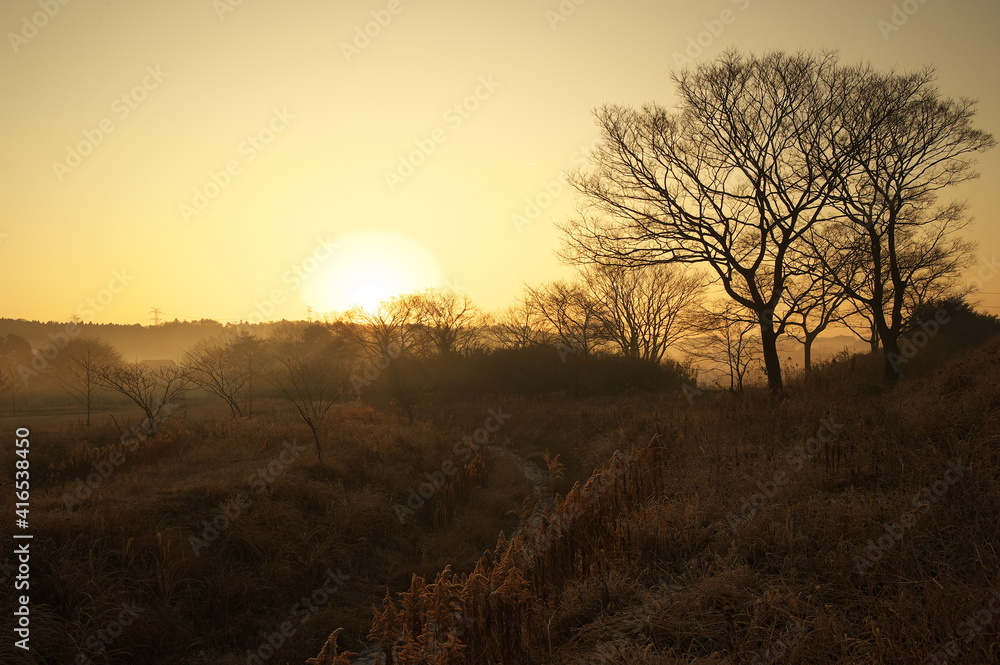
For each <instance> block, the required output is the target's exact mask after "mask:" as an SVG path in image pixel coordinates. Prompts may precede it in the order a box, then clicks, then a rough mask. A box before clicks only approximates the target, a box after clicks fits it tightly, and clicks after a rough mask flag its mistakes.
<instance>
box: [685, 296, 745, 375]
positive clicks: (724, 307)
mask: <svg viewBox="0 0 1000 665" xmlns="http://www.w3.org/2000/svg"><path fill="white" fill-rule="evenodd" d="M698 327H699V329H700V330H701V332H702V334H701V335H699V336H698V337H694V338H691V340H690V342H689V344H688V345H687V352H688V354H689V355H690V356H691V357H692V358H696V359H700V360H705V361H708V362H709V364H710V367H713V368H718V367H720V366H721V367H722V368H723V372H724V374H725V376H727V377H728V379H729V390H730V391H731V392H742V391H743V387H744V385H745V383H746V381H747V378H748V377H749V376H750V373H751V372H752V371H753V370H754V368H755V367H759V366H760V362H761V358H762V356H763V353H762V349H761V344H760V334H759V328H758V326H757V320H756V316H754V315H753V313H752V312H749V311H747V310H746V309H745V308H741V307H740V306H739V305H736V304H735V303H733V302H724V303H721V304H719V305H718V306H717V307H715V308H712V309H710V310H705V311H703V312H702V315H701V317H700V318H699V324H698Z"/></svg>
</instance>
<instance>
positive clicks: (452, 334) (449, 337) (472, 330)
mask: <svg viewBox="0 0 1000 665" xmlns="http://www.w3.org/2000/svg"><path fill="white" fill-rule="evenodd" d="M413 302H414V306H415V309H416V312H415V319H416V321H417V324H418V327H419V330H420V331H421V333H422V334H423V336H424V337H425V338H426V340H427V341H428V342H429V343H430V345H431V346H432V347H433V348H434V349H435V350H436V351H437V352H438V353H439V354H441V355H449V354H453V353H455V352H457V351H461V350H463V349H465V348H468V347H469V346H470V345H471V344H472V343H473V342H474V341H475V339H476V338H477V336H478V335H479V333H480V326H481V315H480V313H479V310H478V309H477V308H476V306H475V305H474V304H473V303H472V299H471V298H470V297H469V296H467V295H465V294H462V293H458V292H456V291H452V290H447V289H429V290H427V291H423V292H421V293H417V294H415V296H414V298H413Z"/></svg>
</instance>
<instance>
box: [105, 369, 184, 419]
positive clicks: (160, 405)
mask: <svg viewBox="0 0 1000 665" xmlns="http://www.w3.org/2000/svg"><path fill="white" fill-rule="evenodd" d="M95 370H96V371H95V376H96V379H97V384H98V385H100V386H101V387H103V388H106V389H108V390H111V391H113V392H116V393H118V394H120V395H123V396H125V397H127V398H128V399H130V400H131V401H132V402H133V403H135V405H136V406H138V407H139V408H140V409H141V410H142V413H143V415H145V417H146V425H145V426H144V428H143V429H144V430H145V431H146V432H147V434H148V436H149V437H154V436H156V432H157V426H158V425H159V423H160V421H161V420H162V419H163V418H162V416H165V415H166V414H168V413H170V411H171V410H172V409H173V408H175V406H176V404H175V403H176V402H177V401H178V400H179V399H180V398H181V397H182V396H183V395H184V393H186V392H187V391H188V390H190V388H191V381H190V378H189V377H188V372H187V369H186V368H184V367H181V366H179V365H178V366H160V367H152V366H150V365H147V364H145V363H141V362H136V363H120V364H119V363H112V364H103V365H97V366H96V368H95Z"/></svg>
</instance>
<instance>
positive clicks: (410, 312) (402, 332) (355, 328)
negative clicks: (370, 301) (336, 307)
mask: <svg viewBox="0 0 1000 665" xmlns="http://www.w3.org/2000/svg"><path fill="white" fill-rule="evenodd" d="M420 314H421V311H420V303H419V301H418V299H417V298H415V297H414V296H413V295H400V296H395V297H393V298H387V299H386V300H383V301H382V302H381V303H380V304H379V306H378V308H377V309H376V310H375V311H372V312H369V311H367V310H365V309H362V308H360V307H359V308H355V309H352V310H349V311H347V312H345V313H344V315H343V316H342V317H341V320H340V321H339V322H338V323H337V324H336V327H337V328H338V331H339V332H340V333H341V334H344V335H347V336H348V337H350V338H351V339H353V341H354V342H355V343H356V344H357V345H358V346H360V347H361V348H362V349H363V350H364V353H365V354H366V355H367V356H368V357H370V358H371V357H381V356H383V355H384V354H386V353H388V352H389V351H390V350H391V351H392V352H393V353H394V354H403V353H411V352H413V351H416V350H417V349H418V348H419V343H420V339H419V336H418V335H417V326H418V324H419V322H420Z"/></svg>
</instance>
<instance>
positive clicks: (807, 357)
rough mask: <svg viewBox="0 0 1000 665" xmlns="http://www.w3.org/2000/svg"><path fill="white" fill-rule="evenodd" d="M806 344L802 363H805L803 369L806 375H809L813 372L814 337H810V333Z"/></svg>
mask: <svg viewBox="0 0 1000 665" xmlns="http://www.w3.org/2000/svg"><path fill="white" fill-rule="evenodd" d="M804 346H805V348H804V350H803V360H802V363H803V365H804V367H803V370H804V371H805V375H806V376H807V377H808V376H810V375H811V374H812V346H813V338H812V337H809V335H806V341H805V345H804Z"/></svg>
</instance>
